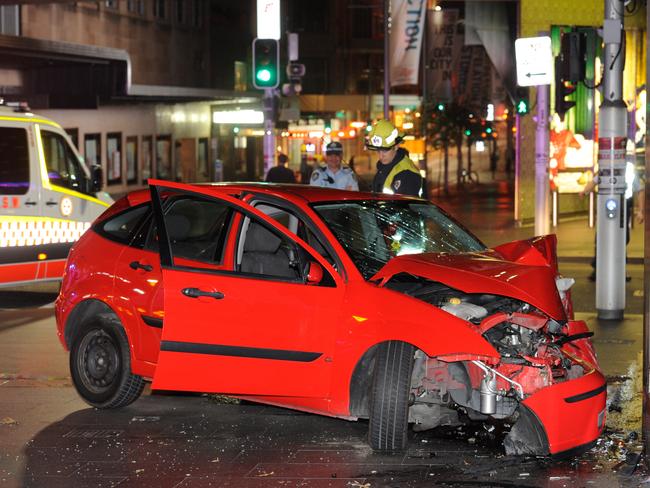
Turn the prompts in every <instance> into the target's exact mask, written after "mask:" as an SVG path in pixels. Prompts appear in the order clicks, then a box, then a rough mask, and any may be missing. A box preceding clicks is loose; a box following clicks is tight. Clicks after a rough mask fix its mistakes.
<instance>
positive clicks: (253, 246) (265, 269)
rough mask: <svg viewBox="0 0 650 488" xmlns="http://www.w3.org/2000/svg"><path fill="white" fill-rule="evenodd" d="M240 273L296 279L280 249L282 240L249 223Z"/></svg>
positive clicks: (255, 224) (284, 254)
mask: <svg viewBox="0 0 650 488" xmlns="http://www.w3.org/2000/svg"><path fill="white" fill-rule="evenodd" d="M241 271H243V272H244V273H255V274H260V275H267V276H281V277H287V278H297V277H298V274H297V272H296V270H295V269H294V268H292V267H291V260H290V259H289V255H288V254H287V252H286V250H285V249H283V247H282V239H281V238H280V237H278V236H277V235H275V234H274V233H273V232H271V231H269V230H268V229H266V228H265V227H263V226H262V225H260V224H257V223H251V224H250V225H249V226H248V231H247V232H246V240H245V242H244V252H243V254H242V259H241Z"/></svg>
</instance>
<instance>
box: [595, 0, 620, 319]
mask: <svg viewBox="0 0 650 488" xmlns="http://www.w3.org/2000/svg"><path fill="white" fill-rule="evenodd" d="M623 12H624V6H623V0H605V22H604V26H603V38H604V41H605V55H604V61H603V64H604V79H603V103H602V104H601V106H600V114H599V119H598V127H599V135H598V197H597V211H596V310H597V312H598V318H600V319H608V320H621V319H622V318H623V311H624V310H625V233H626V226H627V215H626V213H627V209H626V205H625V145H626V136H627V107H626V105H625V102H624V101H623V65H624V58H625V47H624V43H623V35H624V32H623V15H622V14H623Z"/></svg>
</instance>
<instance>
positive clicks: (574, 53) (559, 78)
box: [555, 32, 587, 120]
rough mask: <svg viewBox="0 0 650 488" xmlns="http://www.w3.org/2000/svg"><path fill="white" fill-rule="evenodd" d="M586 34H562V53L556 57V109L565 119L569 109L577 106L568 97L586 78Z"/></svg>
mask: <svg viewBox="0 0 650 488" xmlns="http://www.w3.org/2000/svg"><path fill="white" fill-rule="evenodd" d="M586 45H587V42H586V36H585V34H584V33H582V32H565V33H563V34H562V40H561V49H560V54H559V55H558V56H557V57H556V58H555V111H556V112H557V113H558V115H559V116H560V119H561V120H564V116H565V115H566V113H567V111H569V109H571V108H572V107H574V106H575V104H576V102H575V101H573V100H566V97H568V96H569V95H571V94H572V93H573V92H575V91H576V88H577V87H578V83H579V82H581V81H584V79H585V55H586Z"/></svg>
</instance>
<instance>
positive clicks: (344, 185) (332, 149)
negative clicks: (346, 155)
mask: <svg viewBox="0 0 650 488" xmlns="http://www.w3.org/2000/svg"><path fill="white" fill-rule="evenodd" d="M325 162H326V164H322V165H319V166H316V168H315V169H314V172H313V173H312V174H311V179H310V181H309V184H310V185H311V186H320V187H323V188H338V189H339V190H354V191H358V190H359V182H358V181H357V175H356V174H355V173H354V171H352V168H350V167H349V166H348V165H347V164H345V163H343V146H342V145H341V143H340V142H338V141H332V142H330V143H329V144H328V145H327V147H326V148H325Z"/></svg>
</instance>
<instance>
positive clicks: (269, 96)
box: [264, 88, 275, 176]
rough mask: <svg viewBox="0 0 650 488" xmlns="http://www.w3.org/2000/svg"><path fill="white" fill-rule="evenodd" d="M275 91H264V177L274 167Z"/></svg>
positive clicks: (272, 89)
mask: <svg viewBox="0 0 650 488" xmlns="http://www.w3.org/2000/svg"><path fill="white" fill-rule="evenodd" d="M274 100H275V89H274V88H265V89H264V175H265V176H266V174H267V173H268V172H269V170H270V169H271V168H272V167H273V166H274V165H275V136H274V135H273V134H274V131H275V121H274V118H273V103H274Z"/></svg>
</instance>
